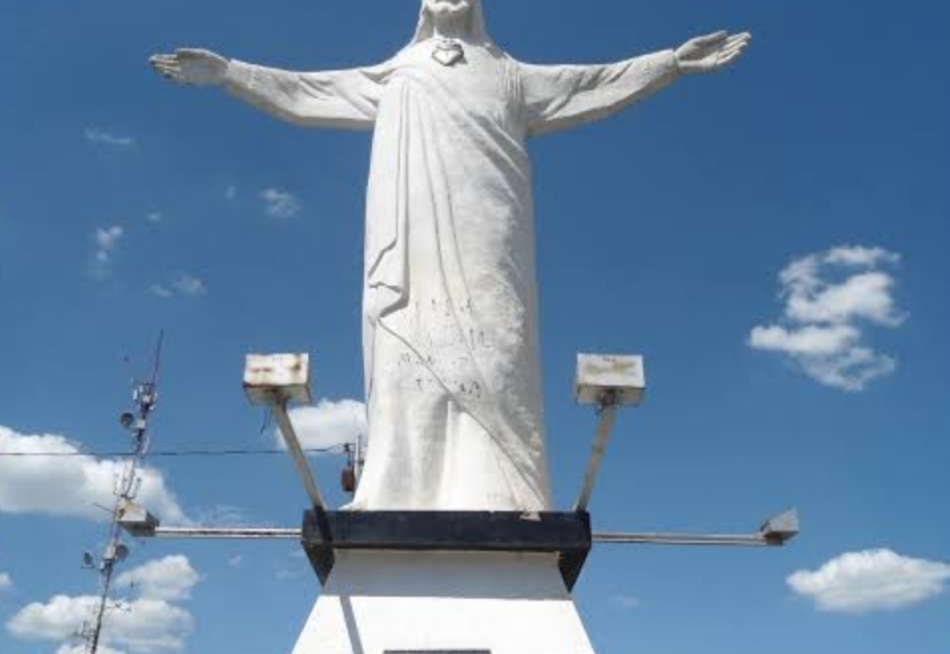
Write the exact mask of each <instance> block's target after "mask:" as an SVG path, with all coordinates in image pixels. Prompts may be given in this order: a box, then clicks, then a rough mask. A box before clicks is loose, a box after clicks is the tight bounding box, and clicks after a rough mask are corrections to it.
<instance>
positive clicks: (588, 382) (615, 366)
mask: <svg viewBox="0 0 950 654" xmlns="http://www.w3.org/2000/svg"><path fill="white" fill-rule="evenodd" d="M645 390H646V374H645V372H644V369H643V357H641V356H635V355H622V354H578V355H577V372H576V376H575V380H574V395H575V397H576V398H577V401H578V403H580V404H595V405H607V404H610V405H625V406H636V405H638V404H640V402H641V400H642V399H643V393H644V391H645Z"/></svg>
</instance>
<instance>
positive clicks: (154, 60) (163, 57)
mask: <svg viewBox="0 0 950 654" xmlns="http://www.w3.org/2000/svg"><path fill="white" fill-rule="evenodd" d="M175 61H177V59H176V58H175V55H167V54H159V55H152V56H151V57H149V58H148V63H150V64H152V65H153V66H158V65H160V64H167V63H174V62H175Z"/></svg>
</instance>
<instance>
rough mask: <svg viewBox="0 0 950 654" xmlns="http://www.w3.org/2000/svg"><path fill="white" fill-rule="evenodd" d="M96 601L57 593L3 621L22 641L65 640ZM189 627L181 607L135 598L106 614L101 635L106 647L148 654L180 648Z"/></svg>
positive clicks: (189, 619)
mask: <svg viewBox="0 0 950 654" xmlns="http://www.w3.org/2000/svg"><path fill="white" fill-rule="evenodd" d="M97 601H98V598H96V597H94V596H91V595H86V596H80V597H69V596H65V595H57V596H56V597H53V598H52V599H51V600H50V601H49V602H47V603H46V604H41V603H39V602H36V603H33V604H29V605H28V606H25V607H24V608H23V609H21V610H20V611H19V612H18V613H17V614H16V615H14V616H13V617H12V618H11V619H10V620H9V621H8V622H7V630H8V631H9V632H10V633H12V634H13V635H14V636H16V637H18V638H22V639H26V640H52V641H65V640H67V639H69V638H70V637H72V636H73V635H74V634H76V633H77V631H79V630H80V629H81V628H82V625H83V623H84V622H86V621H87V620H89V619H90V617H91V616H92V612H93V607H94V606H95V605H96V602H97ZM193 629H194V619H193V618H192V616H191V614H190V613H189V612H188V611H186V610H185V609H183V608H181V607H178V606H174V605H172V604H170V603H168V602H166V601H164V600H157V599H138V600H135V601H133V602H123V603H122V604H121V607H120V608H116V609H114V610H112V611H110V612H109V613H108V614H107V616H106V621H105V628H104V629H103V631H102V636H103V641H104V642H105V643H106V644H107V645H108V646H112V647H114V646H118V647H120V648H127V649H129V650H130V651H132V652H136V653H142V654H150V653H151V652H159V651H177V650H181V649H183V648H184V646H185V639H186V638H187V637H188V635H189V634H190V633H191V632H192V630H193ZM66 651H71V650H69V649H68V648H67V650H66Z"/></svg>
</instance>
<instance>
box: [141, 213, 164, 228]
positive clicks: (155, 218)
mask: <svg viewBox="0 0 950 654" xmlns="http://www.w3.org/2000/svg"><path fill="white" fill-rule="evenodd" d="M145 220H147V221H148V222H150V223H152V224H153V225H157V224H159V223H161V222H163V221H164V220H165V216H163V215H162V212H161V211H153V212H151V213H149V214H148V215H147V216H145Z"/></svg>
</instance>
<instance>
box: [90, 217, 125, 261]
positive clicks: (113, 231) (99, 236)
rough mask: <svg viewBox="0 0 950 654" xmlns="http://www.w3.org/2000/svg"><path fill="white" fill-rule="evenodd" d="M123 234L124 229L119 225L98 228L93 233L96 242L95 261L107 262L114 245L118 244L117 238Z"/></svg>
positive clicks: (113, 250) (110, 257)
mask: <svg viewBox="0 0 950 654" xmlns="http://www.w3.org/2000/svg"><path fill="white" fill-rule="evenodd" d="M124 234H125V230H124V229H122V227H120V226H119V225H113V226H111V227H100V228H98V229H97V230H96V233H95V234H94V235H93V240H94V241H95V243H96V261H97V262H99V263H101V264H106V263H109V261H110V260H111V259H112V254H113V252H115V248H116V246H117V245H118V244H119V239H121V238H122V236H123V235H124Z"/></svg>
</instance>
